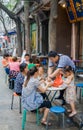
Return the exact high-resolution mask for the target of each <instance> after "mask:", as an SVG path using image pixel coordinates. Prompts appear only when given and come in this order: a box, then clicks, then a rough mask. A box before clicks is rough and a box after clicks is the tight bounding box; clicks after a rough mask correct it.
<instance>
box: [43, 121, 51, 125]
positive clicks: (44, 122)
mask: <svg viewBox="0 0 83 130" xmlns="http://www.w3.org/2000/svg"><path fill="white" fill-rule="evenodd" d="M41 124H42V125H47V121H41ZM48 125H49V126H51V125H52V124H51V123H50V122H49V123H48Z"/></svg>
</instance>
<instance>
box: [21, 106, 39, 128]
mask: <svg viewBox="0 0 83 130" xmlns="http://www.w3.org/2000/svg"><path fill="white" fill-rule="evenodd" d="M27 112H28V111H27V110H26V109H24V110H23V112H22V130H25V124H26V115H27ZM36 122H37V125H39V124H40V120H39V110H38V108H37V109H36Z"/></svg>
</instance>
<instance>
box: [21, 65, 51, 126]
mask: <svg viewBox="0 0 83 130" xmlns="http://www.w3.org/2000/svg"><path fill="white" fill-rule="evenodd" d="M48 87H49V85H46V87H45V88H43V87H42V86H41V83H40V81H39V80H38V69H37V67H33V68H32V69H30V70H29V71H28V74H27V78H26V80H25V82H24V85H23V89H22V105H23V108H24V109H26V110H28V111H33V110H36V109H37V108H42V110H43V112H44V115H43V118H42V120H41V123H42V124H44V125H46V124H47V122H46V120H47V116H48V112H49V108H50V107H51V103H50V101H44V100H43V97H42V96H41V94H40V93H39V92H38V91H40V92H42V93H45V92H46V91H47V89H48Z"/></svg>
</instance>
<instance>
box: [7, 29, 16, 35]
mask: <svg viewBox="0 0 83 130" xmlns="http://www.w3.org/2000/svg"><path fill="white" fill-rule="evenodd" d="M15 34H16V31H15V30H14V31H9V32H8V35H15Z"/></svg>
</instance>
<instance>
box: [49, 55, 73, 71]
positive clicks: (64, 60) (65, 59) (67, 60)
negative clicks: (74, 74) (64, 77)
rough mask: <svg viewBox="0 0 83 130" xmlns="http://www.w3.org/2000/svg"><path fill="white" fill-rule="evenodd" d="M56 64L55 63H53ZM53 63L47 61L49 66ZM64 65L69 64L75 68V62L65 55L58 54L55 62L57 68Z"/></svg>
mask: <svg viewBox="0 0 83 130" xmlns="http://www.w3.org/2000/svg"><path fill="white" fill-rule="evenodd" d="M55 64H56V63H55ZM55 64H54V63H53V62H51V61H49V67H53V66H55ZM65 66H71V67H72V68H73V69H74V70H75V64H74V62H73V61H72V60H71V59H70V57H69V56H67V55H60V58H59V61H58V63H57V67H58V68H64V67H65Z"/></svg>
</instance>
